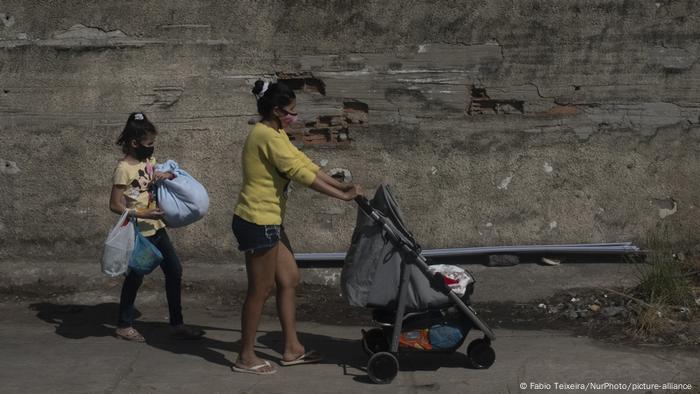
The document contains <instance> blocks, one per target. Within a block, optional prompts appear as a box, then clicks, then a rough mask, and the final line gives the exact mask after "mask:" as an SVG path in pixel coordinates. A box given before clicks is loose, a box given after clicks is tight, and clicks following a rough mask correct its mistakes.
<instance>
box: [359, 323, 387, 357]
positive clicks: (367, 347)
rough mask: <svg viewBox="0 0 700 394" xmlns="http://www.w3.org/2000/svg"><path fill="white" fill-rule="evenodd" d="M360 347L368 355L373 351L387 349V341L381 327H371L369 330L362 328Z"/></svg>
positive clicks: (377, 351)
mask: <svg viewBox="0 0 700 394" xmlns="http://www.w3.org/2000/svg"><path fill="white" fill-rule="evenodd" d="M362 348H363V349H364V351H365V353H367V355H369V356H371V355H373V354H375V353H379V352H387V351H389V342H388V341H387V340H386V336H385V335H384V331H383V330H382V329H381V328H373V329H371V330H369V331H364V330H363V331H362Z"/></svg>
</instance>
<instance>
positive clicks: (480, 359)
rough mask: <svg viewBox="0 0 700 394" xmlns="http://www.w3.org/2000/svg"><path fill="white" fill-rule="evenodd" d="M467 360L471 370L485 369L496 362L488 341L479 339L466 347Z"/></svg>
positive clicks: (494, 353)
mask: <svg viewBox="0 0 700 394" xmlns="http://www.w3.org/2000/svg"><path fill="white" fill-rule="evenodd" d="M467 358H468V359H469V364H470V366H471V367H472V368H477V369H486V368H489V367H490V366H492V365H493V363H494V361H496V352H495V351H494V350H493V348H492V347H491V344H490V343H489V341H488V340H486V339H483V338H479V339H475V340H473V341H472V342H471V343H470V344H469V346H467Z"/></svg>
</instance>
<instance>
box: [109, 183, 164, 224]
mask: <svg viewBox="0 0 700 394" xmlns="http://www.w3.org/2000/svg"><path fill="white" fill-rule="evenodd" d="M124 190H126V186H125V185H112V194H111V195H110V197H109V210H110V211H112V212H114V213H116V214H118V215H121V214H122V213H124V210H125V209H126V198H125V197H124ZM129 214H130V215H131V216H134V217H137V218H139V219H162V218H163V211H161V210H160V209H131V210H130V212H129Z"/></svg>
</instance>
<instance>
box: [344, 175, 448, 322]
mask: <svg viewBox="0 0 700 394" xmlns="http://www.w3.org/2000/svg"><path fill="white" fill-rule="evenodd" d="M371 205H372V207H373V208H374V209H375V210H377V211H379V212H380V213H381V214H382V215H384V216H386V217H388V218H389V219H390V220H391V221H392V223H393V224H394V226H396V228H397V229H399V231H400V232H401V233H402V234H403V236H404V237H405V238H407V239H409V240H412V236H411V233H410V232H408V230H406V227H405V225H404V221H403V218H402V214H401V211H400V210H399V207H398V205H397V204H396V201H395V200H394V198H393V196H392V195H391V193H390V192H389V188H388V186H385V185H382V186H380V187H379V188H378V189H377V192H376V193H375V195H374V199H373V200H372V201H371ZM410 259H412V257H411V256H410V255H404V252H403V251H402V250H401V249H400V248H399V247H397V246H396V245H394V243H393V242H392V241H391V239H390V238H389V237H388V236H387V233H386V230H385V229H384V228H383V226H381V225H379V224H376V223H374V221H373V220H372V218H371V217H369V216H367V215H366V214H365V213H364V211H363V210H362V209H358V214H357V225H356V227H355V231H354V232H353V235H352V243H351V245H350V249H349V250H348V252H347V255H346V257H345V262H344V264H343V270H342V273H341V276H340V283H341V288H342V292H343V296H344V297H345V299H346V300H347V301H348V303H349V304H350V305H353V306H361V307H370V308H385V309H395V308H396V306H397V305H398V294H399V286H400V282H401V269H402V267H404V268H405V269H408V270H410V280H409V287H408V299H407V304H406V305H407V310H408V311H416V310H426V309H433V308H440V307H444V306H447V305H449V304H450V303H451V301H450V300H449V298H448V297H447V295H445V294H443V293H441V292H439V291H437V290H435V289H433V288H432V287H431V284H430V281H429V280H428V278H427V277H426V276H425V275H424V274H423V273H422V272H421V271H420V269H418V267H416V266H415V265H413V264H411V263H412V261H411V260H410ZM402 262H405V263H406V264H402Z"/></svg>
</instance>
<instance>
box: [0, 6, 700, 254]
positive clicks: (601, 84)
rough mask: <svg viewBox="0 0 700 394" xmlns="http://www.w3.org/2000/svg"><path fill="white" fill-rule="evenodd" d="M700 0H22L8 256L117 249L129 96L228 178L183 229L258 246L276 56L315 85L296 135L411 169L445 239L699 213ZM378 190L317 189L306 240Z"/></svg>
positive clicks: (307, 93)
mask: <svg viewBox="0 0 700 394" xmlns="http://www.w3.org/2000/svg"><path fill="white" fill-rule="evenodd" d="M699 10H700V4H699V2H697V1H693V0H685V1H680V0H679V1H675V0H657V1H648V0H637V1H602V0H601V1H595V0H572V1H565V2H564V1H559V0H549V1H527V0H523V1H502V0H497V1H460V2H454V1H359V0H357V1H352V0H335V1H282V0H278V1H272V0H270V1H231V2H225V1H219V2H207V1H192V0H187V1H185V0H174V1H148V2H143V1H135V0H120V1H113V2H85V1H74V0H68V1H60V2H56V1H45V0H44V1H19V0H1V1H0V22H1V23H0V259H5V260H7V259H13V260H17V259H51V260H54V259H71V258H94V257H96V256H99V254H100V250H101V243H102V242H103V240H104V237H105V235H106V232H107V231H108V228H109V227H110V226H111V225H112V223H113V222H114V220H115V219H116V217H115V216H114V215H113V214H111V213H109V211H108V208H107V204H108V199H109V190H110V177H111V173H112V170H113V168H114V166H115V163H116V160H117V159H118V158H119V157H120V153H119V150H118V149H117V147H116V146H115V145H114V141H115V139H116V138H117V136H118V134H119V132H120V131H121V128H122V127H123V122H124V121H125V119H126V116H127V114H128V113H129V112H132V111H135V110H142V111H144V112H146V113H147V114H148V116H150V117H151V118H152V120H154V122H155V123H156V125H157V126H158V127H159V129H160V136H159V137H158V144H157V148H156V155H157V157H158V158H160V159H167V158H172V159H175V160H177V161H178V162H180V163H181V165H182V166H183V167H184V168H186V169H187V170H188V171H189V172H190V173H191V174H193V175H194V176H195V177H197V178H198V179H199V180H200V181H201V182H202V183H203V184H205V186H207V188H208V189H209V192H210V197H211V200H212V206H211V212H210V215H209V216H208V217H207V218H205V219H204V220H202V221H200V222H198V223H197V224H194V225H192V226H190V227H188V228H184V229H177V230H173V231H172V232H171V234H172V236H173V237H174V238H175V242H176V246H177V248H178V250H179V251H180V254H181V255H182V257H184V258H190V259H192V258H194V259H205V260H209V261H213V262H219V261H221V262H223V261H227V260H230V259H231V258H233V256H235V255H236V253H235V252H234V246H235V245H234V240H233V237H232V235H231V232H230V219H231V212H232V209H233V205H234V202H235V199H236V195H237V192H238V189H239V186H240V170H239V162H240V160H239V159H240V150H241V145H242V142H243V141H244V138H245V136H246V133H247V132H248V130H249V129H250V125H249V122H250V121H251V119H254V118H255V103H254V99H253V97H252V96H251V94H250V89H251V86H252V83H253V81H255V80H256V79H257V78H260V77H269V78H271V77H275V78H280V79H286V80H288V82H289V83H291V84H293V86H294V87H295V88H296V89H297V90H298V101H299V110H300V112H301V114H302V116H303V117H304V118H305V120H306V122H307V124H306V125H305V126H304V127H303V128H299V129H297V130H295V135H294V136H295V140H296V143H298V144H300V146H302V149H303V150H304V151H305V152H306V153H307V154H308V155H309V156H310V157H312V158H313V159H314V160H316V162H318V163H320V164H322V165H323V166H324V168H325V169H326V170H329V171H330V170H331V169H336V168H340V169H346V170H348V171H349V172H350V173H351V175H352V178H353V180H355V181H357V182H359V183H361V184H362V185H364V186H365V188H366V189H370V190H372V189H373V188H374V187H376V186H377V185H378V184H380V183H382V182H386V183H389V184H390V185H392V186H393V188H394V190H395V194H396V196H397V198H398V200H399V203H400V204H401V206H402V208H403V210H404V211H405V215H406V216H407V218H408V221H409V224H410V227H411V228H412V229H413V230H414V232H415V234H416V236H417V238H418V239H419V240H420V241H421V242H422V244H423V245H424V247H452V246H467V245H493V244H500V243H549V242H552V243H555V242H588V241H591V242H602V241H620V240H640V239H643V238H644V236H646V235H647V234H649V233H651V232H655V231H656V229H657V228H659V227H660V226H663V227H666V228H669V229H670V232H669V234H670V236H671V237H672V238H673V240H674V241H678V242H680V241H683V242H686V241H688V242H691V243H696V242H697V238H698V236H697V235H696V233H695V231H694V229H695V228H697V227H698V225H700V216H699V215H698V210H699V208H698V206H700V186H699V185H698V182H697V180H698V179H700V166H699V165H698V163H697V160H698V151H699V145H698V142H700V95H699V92H700V66H699V65H698V58H699V57H700V44H699V42H700V14H699V12H700V11H699ZM355 215H356V208H355V206H354V205H353V204H347V203H343V202H339V201H334V200H331V199H329V198H326V197H323V196H321V195H318V194H316V193H314V192H312V191H310V190H304V189H302V188H300V187H297V188H296V189H295V190H294V192H293V194H292V197H291V201H290V209H289V212H288V217H287V226H288V228H289V233H290V237H291V238H292V241H293V243H294V244H295V246H296V249H297V251H306V252H312V251H342V250H344V249H345V248H347V246H348V244H349V238H350V234H351V232H352V228H353V224H354V218H355Z"/></svg>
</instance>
